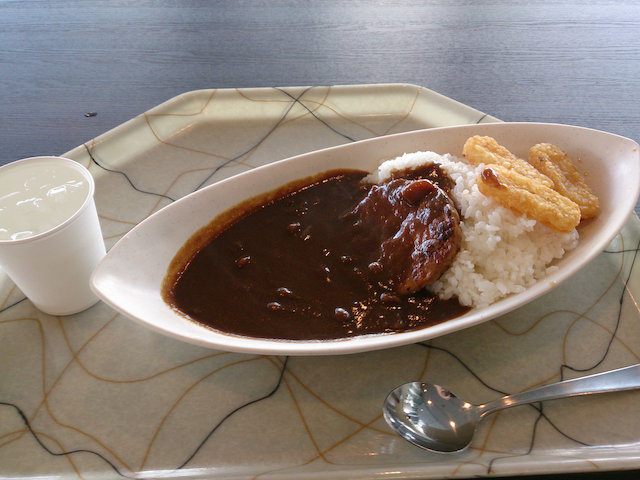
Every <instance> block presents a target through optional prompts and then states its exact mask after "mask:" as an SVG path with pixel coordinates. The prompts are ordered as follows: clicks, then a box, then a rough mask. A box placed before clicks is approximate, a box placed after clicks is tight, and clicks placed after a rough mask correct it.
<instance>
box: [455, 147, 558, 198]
mask: <svg viewBox="0 0 640 480" xmlns="http://www.w3.org/2000/svg"><path fill="white" fill-rule="evenodd" d="M462 154H463V156H464V157H465V158H466V159H467V160H468V161H469V162H470V163H471V164H473V165H475V166H478V165H480V164H485V165H502V166H503V167H507V168H509V169H511V170H515V171H516V172H518V173H520V174H521V175H524V176H526V177H529V178H533V179H536V180H537V181H538V182H540V183H541V184H542V185H545V186H547V187H550V188H553V182H552V181H551V179H549V178H548V177H547V176H546V175H544V174H543V173H541V172H539V171H538V170H537V169H536V168H534V167H533V166H532V165H530V164H529V162H527V161H526V160H522V159H520V158H517V157H516V156H515V155H513V154H512V153H511V152H510V151H509V150H507V149H506V148H505V147H503V146H502V145H500V144H499V143H498V142H497V141H496V140H495V139H494V138H492V137H481V136H479V135H475V136H473V137H470V138H468V139H467V141H466V142H465V144H464V147H463V148H462Z"/></svg>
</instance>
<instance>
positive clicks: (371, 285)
mask: <svg viewBox="0 0 640 480" xmlns="http://www.w3.org/2000/svg"><path fill="white" fill-rule="evenodd" d="M365 175H366V172H359V171H351V170H343V171H333V172H327V173H325V174H323V175H322V176H319V177H317V178H313V179H307V180H306V181H302V182H296V183H295V184H290V185H287V186H285V187H283V188H281V189H279V190H278V191H277V192H271V193H270V194H268V195H267V196H263V197H258V198H254V199H252V200H251V201H248V202H245V203H242V204H240V205H238V206H236V207H234V208H232V209H231V210H229V211H227V212H225V213H224V214H223V215H222V216H220V217H218V218H216V219H215V220H214V221H213V222H212V223H211V224H210V225H208V226H207V227H205V228H204V229H202V230H201V231H200V232H198V233H197V234H196V235H194V237H192V239H191V240H190V241H188V242H187V243H186V244H185V245H184V246H183V248H182V249H181V251H180V252H179V253H178V255H176V257H175V259H174V261H173V263H172V266H171V267H170V269H169V271H168V272H167V276H166V278H165V281H164V284H163V298H164V299H165V301H166V302H167V303H168V304H169V305H171V306H172V307H173V308H174V309H175V310H176V311H178V312H179V313H181V314H182V315H184V316H186V317H187V318H189V319H190V320H192V321H194V322H196V323H199V324H202V325H204V326H206V327H209V328H212V329H214V330H216V331H219V332H223V333H226V334H231V335H238V336H245V337H254V338H269V339H281V340H331V339H340V338H346V337H353V336H357V335H368V334H383V333H393V332H403V331H409V330H417V329H421V328H424V327H427V326H430V325H434V324H437V323H440V322H443V321H445V320H448V319H451V318H454V317H456V316H459V315H461V314H463V313H465V312H466V311H468V308H467V307H463V306H461V305H460V304H459V303H458V301H457V300H456V299H452V300H440V299H438V298H437V297H436V296H434V295H433V294H431V293H429V292H428V291H427V290H425V289H420V290H419V291H417V292H415V293H411V294H408V295H398V294H397V292H396V290H395V289H394V288H393V285H391V284H390V283H389V280H388V278H387V277H385V272H384V271H383V270H384V269H380V268H378V266H379V260H380V238H379V237H378V236H376V235H369V234H363V231H362V226H361V223H362V222H359V221H358V219H357V218H354V216H353V210H354V206H355V205H357V204H358V203H359V202H360V201H361V200H362V199H364V198H365V197H366V196H367V194H368V192H369V190H370V188H371V186H370V185H368V184H365V183H363V182H362V179H363V178H364V176H365ZM411 176H413V177H414V178H415V177H418V178H422V177H425V176H426V177H431V178H432V179H433V177H437V180H439V181H440V182H446V181H450V180H448V178H447V177H446V176H444V174H442V172H439V171H438V172H435V173H434V171H433V169H431V170H430V171H426V172H413V173H412V174H411ZM434 183H437V182H434ZM377 215H380V216H381V217H384V216H385V215H386V214H385V213H384V212H377Z"/></svg>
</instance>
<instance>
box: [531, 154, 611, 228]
mask: <svg viewBox="0 0 640 480" xmlns="http://www.w3.org/2000/svg"><path fill="white" fill-rule="evenodd" d="M529 163H530V164H531V165H533V166H534V167H535V168H536V169H537V170H538V171H539V172H540V173H542V174H544V175H546V176H547V177H548V178H549V179H551V181H552V182H553V188H554V190H556V191H557V192H559V193H561V194H562V195H564V196H565V197H567V198H569V199H570V200H573V201H574V202H575V203H577V204H578V206H579V207H580V212H581V216H582V219H587V218H592V217H595V216H596V215H597V213H598V211H599V210H600V202H599V201H598V197H596V196H595V195H594V194H593V193H592V192H591V190H590V189H589V187H588V185H587V184H586V182H585V181H584V178H583V177H582V175H581V174H580V172H579V171H578V169H577V168H576V166H575V164H574V163H573V162H572V161H571V160H570V159H569V157H568V156H567V154H566V153H565V152H564V151H562V150H561V149H560V148H559V147H557V146H556V145H553V144H551V143H539V144H537V145H534V146H533V147H531V148H530V149H529Z"/></svg>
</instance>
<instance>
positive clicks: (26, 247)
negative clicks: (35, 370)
mask: <svg viewBox="0 0 640 480" xmlns="http://www.w3.org/2000/svg"><path fill="white" fill-rule="evenodd" d="M50 171H51V172H59V174H60V175H58V173H56V174H55V176H54V179H53V180H52V182H53V183H52V184H53V185H54V187H55V182H56V181H59V179H60V178H64V175H67V176H69V177H74V178H79V179H80V180H78V182H77V183H76V184H74V186H73V188H71V187H69V191H72V192H74V193H72V194H67V193H66V192H67V190H66V188H67V186H66V185H67V184H69V185H71V182H67V183H65V184H63V185H62V186H60V187H57V189H56V188H53V189H51V190H49V191H48V192H47V195H46V196H45V198H44V203H46V207H47V208H48V209H49V210H45V213H44V214H41V215H42V217H41V218H46V221H45V222H42V221H41V220H38V221H31V223H38V224H39V225H28V226H27V228H26V229H27V230H28V229H29V228H32V229H33V230H32V232H31V230H29V231H30V232H31V233H20V234H19V235H18V234H16V235H14V238H9V237H11V234H10V232H9V233H7V228H8V227H7V225H9V224H12V223H13V220H10V219H13V218H15V215H13V214H11V215H8V216H7V217H5V219H4V220H0V229H1V230H2V238H0V267H2V269H3V270H4V271H5V272H6V273H7V274H8V275H9V277H10V278H11V279H12V280H13V282H14V283H15V284H16V285H17V286H18V288H19V289H20V290H22V292H23V293H24V294H25V295H26V296H27V298H29V300H31V301H32V302H33V304H34V305H35V306H36V307H37V308H38V309H39V310H41V311H43V312H45V313H48V314H51V315H71V314H74V313H78V312H81V311H83V310H86V309H87V308H89V307H91V306H92V305H94V304H95V303H96V302H97V301H98V297H96V295H95V294H94V293H93V292H92V291H91V289H90V287H89V277H90V276H91V273H92V272H93V270H94V269H95V267H96V266H97V264H98V262H99V261H100V260H101V259H102V258H103V257H104V255H105V253H106V252H105V246H104V240H103V238H102V231H101V229H100V223H99V220H98V213H97V211H96V206H95V202H94V199H93V194H94V191H95V182H94V180H93V177H92V176H91V174H90V173H89V171H88V170H87V169H86V168H84V167H83V166H82V165H80V164H79V163H77V162H74V161H73V160H69V159H67V158H62V157H31V158H25V159H23V160H18V161H16V162H13V163H9V164H7V165H4V166H2V167H0V199H2V201H5V200H4V199H5V198H9V197H11V198H13V196H14V195H17V194H16V193H15V192H14V190H16V189H20V188H23V185H27V183H26V182H27V181H31V182H32V183H33V184H36V183H37V182H42V180H41V179H40V178H38V180H37V182H36V181H35V180H33V175H34V172H38V173H36V174H37V175H41V174H42V172H50ZM42 175H44V177H46V174H42ZM44 177H43V178H44ZM29 179H31V180H29ZM20 182H22V184H21V183H20ZM85 182H86V183H85ZM12 184H16V185H15V186H12ZM29 185H31V183H30V184H29ZM74 188H77V189H76V190H74ZM30 191H31V190H29V192H30ZM51 191H53V194H51V195H50V194H49V192H51ZM76 192H79V193H77V194H76ZM58 193H62V196H57V194H58ZM25 195H27V194H25ZM65 195H68V196H67V197H65ZM27 196H29V195H27ZM71 196H73V202H72V203H69V202H68V201H67V200H68V199H69V198H71ZM16 198H17V197H16ZM51 199H54V200H51ZM40 200H41V202H40V203H38V205H40V204H41V203H43V201H42V200H43V199H40ZM29 201H31V200H29ZM8 203H10V204H11V203H12V202H8ZM13 203H16V202H13ZM18 203H20V205H21V206H22V205H25V202H18ZM36 203H37V202H35V203H33V205H35V204H36ZM60 205H63V207H64V208H61V207H59V206H60ZM28 207H29V208H32V205H31V204H29V205H28ZM0 208H2V207H0ZM8 208H9V207H7V208H5V210H8ZM11 208H13V207H11ZM33 208H36V207H35V206H34V207H33ZM51 209H53V210H51ZM46 212H49V213H46ZM60 212H62V214H60ZM0 213H2V214H4V213H5V212H0ZM29 215H30V214H29ZM26 218H31V217H30V216H27V215H25V214H23V213H21V214H20V215H18V223H21V225H20V227H21V228H22V230H25V226H24V224H25V219H26ZM47 222H48V223H52V224H47ZM43 224H44V226H43ZM16 228H18V227H16ZM18 237H19V238H18Z"/></svg>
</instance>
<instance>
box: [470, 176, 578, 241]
mask: <svg viewBox="0 0 640 480" xmlns="http://www.w3.org/2000/svg"><path fill="white" fill-rule="evenodd" d="M477 184H478V189H479V190H480V192H481V193H482V194H484V195H486V196H487V197H490V198H493V199H494V200H495V201H496V202H498V203H499V204H500V205H502V206H504V207H507V208H510V209H511V210H514V211H516V212H518V213H521V214H524V215H527V216H528V217H530V218H533V219H534V220H537V221H539V222H540V223H542V224H544V225H547V226H548V227H550V228H553V229H554V230H558V231H560V232H569V231H571V230H572V229H573V228H575V227H576V226H577V225H578V224H579V223H580V208H579V207H578V205H577V204H576V203H575V202H573V201H572V200H570V199H568V198H567V197H565V196H564V195H561V194H560V193H558V192H556V191H555V190H553V189H552V188H549V187H548V186H546V185H543V184H542V183H541V182H539V181H538V180H537V179H532V178H530V177H527V176H525V175H522V174H520V173H519V172H516V171H514V170H512V169H510V168H508V167H506V166H504V165H495V164H493V165H488V166H487V167H486V168H484V169H483V170H482V172H481V173H480V174H479V175H478V178H477Z"/></svg>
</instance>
